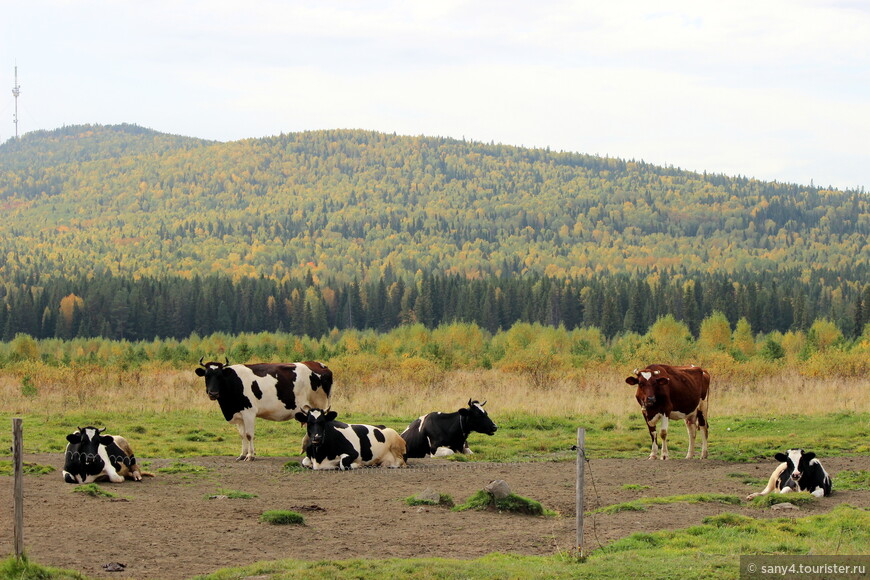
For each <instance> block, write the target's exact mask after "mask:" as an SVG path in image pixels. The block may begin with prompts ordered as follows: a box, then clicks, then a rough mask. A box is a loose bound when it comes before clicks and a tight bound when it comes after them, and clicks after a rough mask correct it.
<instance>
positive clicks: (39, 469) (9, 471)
mask: <svg viewBox="0 0 870 580" xmlns="http://www.w3.org/2000/svg"><path fill="white" fill-rule="evenodd" d="M53 471H57V470H56V469H55V468H54V467H52V466H51V465H40V464H39V463H29V462H26V461H25V462H23V463H22V464H21V472H22V473H23V474H24V475H45V474H47V473H51V472H53ZM0 475H15V467H14V466H13V465H12V462H11V461H5V460H4V461H0Z"/></svg>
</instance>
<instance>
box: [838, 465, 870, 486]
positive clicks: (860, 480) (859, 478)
mask: <svg viewBox="0 0 870 580" xmlns="http://www.w3.org/2000/svg"><path fill="white" fill-rule="evenodd" d="M834 489H835V490H838V489H839V490H853V491H867V490H870V471H868V470H866V469H862V470H860V471H848V470H846V471H841V472H840V473H838V474H837V477H836V478H834Z"/></svg>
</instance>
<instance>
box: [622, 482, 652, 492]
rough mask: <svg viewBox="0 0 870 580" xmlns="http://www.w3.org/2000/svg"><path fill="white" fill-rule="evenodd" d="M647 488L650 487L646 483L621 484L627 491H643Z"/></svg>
mask: <svg viewBox="0 0 870 580" xmlns="http://www.w3.org/2000/svg"><path fill="white" fill-rule="evenodd" d="M649 488H650V486H648V485H640V484H638V483H624V484H623V485H622V489H625V490H628V491H643V490H645V489H649Z"/></svg>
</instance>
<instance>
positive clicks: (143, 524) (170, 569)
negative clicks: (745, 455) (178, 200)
mask: <svg viewBox="0 0 870 580" xmlns="http://www.w3.org/2000/svg"><path fill="white" fill-rule="evenodd" d="M4 459H8V457H6V458H4ZM290 459H298V458H278V457H267V458H261V459H258V460H257V461H255V462H253V463H237V462H236V461H234V459H233V458H230V457H201V458H193V459H190V460H187V461H186V463H189V464H192V465H199V466H203V467H206V468H208V471H207V472H206V473H204V474H158V475H157V477H155V478H148V479H146V480H145V481H144V482H142V483H135V482H125V483H123V484H101V485H102V488H103V489H106V490H108V491H111V492H114V493H116V494H117V495H118V496H119V497H118V498H116V499H100V498H93V497H89V496H86V495H83V494H79V493H73V492H72V490H73V487H74V486H72V485H69V484H66V483H64V482H63V479H62V477H61V475H60V469H61V468H62V463H63V456H62V455H61V454H39V455H26V456H25V461H27V462H35V463H40V464H45V465H52V466H54V467H56V468H57V469H58V471H57V472H55V473H52V474H49V475H43V476H26V477H25V496H26V499H25V508H24V513H25V521H26V523H25V535H24V541H25V546H26V550H27V554H28V555H29V556H30V557H31V558H32V559H33V560H35V561H36V562H39V563H41V564H46V565H51V566H57V567H62V568H70V569H74V570H79V571H81V572H83V573H85V574H87V575H89V576H92V577H95V578H128V579H129V578H137V579H140V580H144V579H150V578H161V579H165V580H175V579H184V578H190V577H191V576H194V575H196V574H205V573H208V572H212V571H214V570H217V569H220V568H225V567H228V566H241V565H245V564H250V563H253V562H256V561H260V560H277V559H282V558H298V559H305V560H322V559H347V558H353V557H366V558H385V557H400V558H410V557H418V556H421V557H422V556H443V557H449V558H474V557H477V556H481V555H484V554H488V553H490V552H511V553H518V554H540V555H544V554H553V553H554V552H557V551H571V550H573V549H574V544H575V538H576V531H575V507H574V506H575V473H576V466H575V464H574V462H570V461H569V462H559V463H555V462H551V463H537V464H528V463H526V464H483V463H449V462H444V461H442V460H416V461H414V463H413V465H414V467H412V468H410V469H401V470H387V469H364V470H359V471H355V472H347V473H340V472H316V473H315V472H302V473H288V472H285V471H283V470H282V466H283V465H284V464H285V463H286V462H287V461H288V460H290ZM172 463H174V460H168V459H156V460H151V461H150V467H149V469H151V471H156V470H157V469H158V468H161V467H165V466H167V465H170V464H172ZM823 463H824V465H825V467H826V468H827V470H828V472H829V473H831V474H832V475H833V476H834V478H835V481H834V489H835V493H834V495H833V496H832V497H830V498H823V499H821V500H819V501H817V502H814V503H813V504H812V505H811V506H809V507H806V508H803V509H802V510H801V512H800V513H801V515H808V514H813V513H821V512H827V511H829V510H830V509H831V508H833V507H834V506H835V505H837V504H839V503H843V502H845V503H850V504H852V505H856V506H867V505H870V492H867V491H840V492H837V491H836V474H837V472H839V471H841V470H860V469H870V457H854V458H828V459H824V460H823ZM773 467H774V466H773V462H764V463H750V464H734V463H725V462H717V461H697V460H696V461H687V460H671V461H669V462H659V461H647V460H645V459H637V460H634V459H631V460H629V459H602V460H593V461H591V462H589V463H587V469H586V485H585V489H586V510H587V511H588V510H591V509H594V508H596V507H601V506H605V505H610V504H613V503H618V502H622V501H627V500H631V499H636V498H639V497H643V496H669V495H676V494H684V493H701V492H717V493H727V494H737V495H739V496H741V497H743V496H745V495H746V494H747V493H749V492H751V491H758V490H760V489H761V486H758V487H757V488H756V487H748V486H747V485H746V484H743V483H741V481H740V478H738V477H734V475H733V474H736V473H741V474H746V475H749V476H752V477H758V478H766V477H767V476H769V475H770V472H771V470H772V469H773ZM494 479H504V480H505V481H506V482H507V483H508V484H509V485H510V486H511V488H512V490H513V491H514V492H515V493H518V494H520V495H523V496H526V497H530V498H532V499H536V500H538V501H540V502H541V503H542V504H544V506H545V507H546V508H549V509H552V510H556V511H557V512H559V513H560V514H561V516H560V517H555V518H554V517H547V518H539V517H530V516H521V515H512V514H498V513H486V512H452V511H450V510H448V509H445V508H439V507H409V506H408V505H406V504H405V503H404V502H403V501H402V500H403V499H404V498H406V497H409V496H412V495H415V494H417V493H419V492H421V491H423V490H424V489H425V488H427V487H430V488H432V489H434V490H436V491H438V492H440V493H446V494H449V495H451V496H452V497H453V499H454V500H455V501H457V502H458V503H459V502H463V501H465V500H466V499H467V498H468V497H470V496H471V495H472V494H474V493H475V492H476V491H478V490H480V489H482V488H483V487H484V486H485V485H486V484H487V483H489V482H490V481H492V480H494ZM629 483H631V484H639V485H646V486H650V487H649V489H646V490H643V491H631V490H625V489H623V488H622V485H623V484H629ZM226 490H233V491H242V492H248V493H252V494H256V496H257V497H255V498H253V499H208V496H210V495H215V494H220V493H221V492H222V491H226ZM0 497H3V498H11V497H12V478H11V477H0ZM2 503H3V504H4V505H6V506H7V508H8V509H3V510H2V513H0V530H2V535H0V553H2V554H4V555H7V554H11V553H12V537H11V536H12V532H11V530H12V509H11V500H3V502H2ZM270 509H291V510H295V511H298V512H300V513H302V514H303V515H304V516H305V520H306V525H305V526H273V525H268V524H263V523H260V522H259V521H258V518H259V516H260V514H261V513H262V512H264V511H266V510H270ZM725 511H730V512H738V513H745V514H747V515H751V516H756V517H759V516H770V515H777V514H775V513H771V512H770V511H769V510H767V511H760V510H758V509H755V508H748V507H745V506H742V505H741V506H732V505H724V504H696V505H693V504H685V503H683V504H672V505H661V506H651V507H649V508H648V509H647V510H646V511H643V512H621V513H618V514H614V515H606V516H605V515H596V516H594V517H593V516H587V518H586V525H585V532H586V533H585V540H584V541H585V544H586V546H587V551H588V550H589V549H592V548H595V547H597V546H599V545H603V544H606V543H608V542H610V541H612V540H614V539H617V538H621V537H624V536H626V535H628V534H631V533H632V532H639V531H655V530H660V529H668V528H670V529H673V528H682V527H686V526H690V525H693V524H697V523H700V522H701V521H702V519H703V518H704V517H706V516H709V515H713V514H716V513H720V512H725ZM790 513H791V512H790ZM111 562H121V563H124V564H126V565H127V569H126V571H125V572H123V573H116V572H115V573H113V572H107V571H105V570H104V569H103V568H102V566H103V564H107V563H111Z"/></svg>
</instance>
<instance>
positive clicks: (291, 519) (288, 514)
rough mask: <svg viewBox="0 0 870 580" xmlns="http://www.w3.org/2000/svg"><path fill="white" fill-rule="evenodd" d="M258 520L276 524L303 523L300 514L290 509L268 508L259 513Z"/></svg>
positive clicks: (303, 520)
mask: <svg viewBox="0 0 870 580" xmlns="http://www.w3.org/2000/svg"><path fill="white" fill-rule="evenodd" d="M260 521H261V522H264V523H267V524H273V525H278V526H286V525H291V524H292V525H301V524H304V523H305V518H304V517H303V516H302V514H300V513H297V512H294V511H291V510H269V511H265V512H263V513H262V514H261V515H260Z"/></svg>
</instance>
